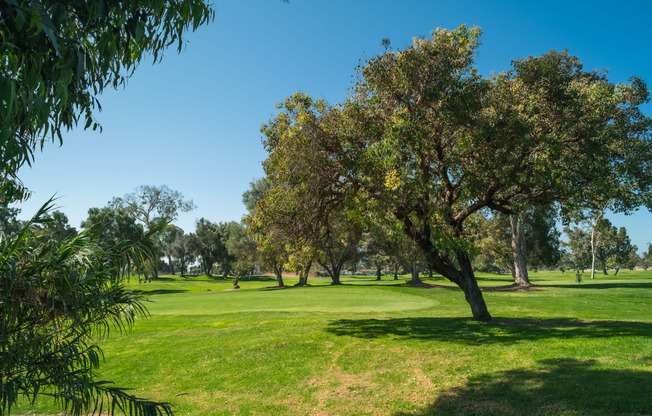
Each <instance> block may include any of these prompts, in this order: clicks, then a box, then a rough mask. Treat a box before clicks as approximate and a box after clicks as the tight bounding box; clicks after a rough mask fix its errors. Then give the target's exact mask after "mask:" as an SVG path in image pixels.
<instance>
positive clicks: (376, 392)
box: [12, 271, 652, 416]
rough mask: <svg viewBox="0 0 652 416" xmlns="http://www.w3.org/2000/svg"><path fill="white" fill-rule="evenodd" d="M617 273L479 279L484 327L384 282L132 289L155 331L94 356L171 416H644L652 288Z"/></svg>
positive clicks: (445, 293) (168, 282) (203, 283)
mask: <svg viewBox="0 0 652 416" xmlns="http://www.w3.org/2000/svg"><path fill="white" fill-rule="evenodd" d="M611 273H612V274H611V275H609V276H604V275H602V274H599V275H598V277H597V279H595V280H590V279H589V274H588V273H585V274H584V281H583V282H582V285H581V286H578V285H577V282H576V281H575V278H574V274H573V273H570V272H567V273H566V274H562V273H560V272H538V273H531V279H532V281H533V283H535V284H536V287H535V288H534V289H533V290H529V291H504V290H497V289H496V288H498V287H500V286H507V285H509V284H510V283H511V282H510V277H509V276H505V275H489V274H486V275H480V279H479V280H480V284H481V286H483V287H485V288H486V289H485V291H484V296H485V299H486V301H487V303H488V306H489V310H490V312H491V313H492V315H493V316H494V317H495V318H496V319H495V320H494V321H493V322H489V323H481V322H476V321H473V320H472V319H470V309H469V307H468V305H467V304H466V302H465V301H464V296H463V294H462V292H461V291H459V290H454V289H446V288H429V289H423V288H410V287H400V286H396V285H395V284H396V283H397V282H396V281H394V280H392V278H391V277H390V276H384V277H383V280H382V281H381V282H375V281H374V278H373V277H351V278H345V279H344V280H343V282H344V283H345V284H344V285H342V286H337V287H332V286H328V285H327V284H328V282H329V280H328V279H324V278H319V279H317V278H315V279H311V280H310V281H309V282H310V283H311V284H312V286H311V287H305V288H295V287H289V288H286V289H272V288H270V287H271V286H273V285H274V283H275V282H274V281H273V279H271V278H265V277H261V278H257V279H253V280H246V279H245V280H243V281H242V282H241V287H242V288H243V289H242V290H239V291H225V289H228V288H230V286H231V282H230V281H229V280H221V279H216V280H211V279H208V278H206V277H198V278H180V277H178V276H177V277H164V278H162V279H161V280H159V281H156V282H153V283H151V284H150V283H148V284H139V283H138V281H137V279H133V278H132V280H131V282H130V284H129V286H130V287H131V288H133V289H135V290H143V291H144V292H146V293H147V295H148V298H149V299H150V300H151V303H148V308H149V311H150V312H151V317H150V318H149V319H141V320H138V321H137V323H136V326H135V328H134V330H133V331H131V332H128V333H123V334H120V333H118V332H114V333H113V334H111V336H110V338H109V339H107V340H103V341H102V342H101V345H102V347H103V349H104V353H105V359H106V361H105V362H104V364H103V365H102V367H101V369H100V371H99V378H101V379H107V380H113V381H115V382H116V384H117V385H119V386H128V387H132V388H134V394H136V395H138V396H140V397H146V398H151V399H154V400H159V401H167V402H170V403H172V404H173V405H174V408H175V412H176V414H177V415H396V416H398V415H652V272H644V271H621V272H620V273H619V274H618V276H616V277H614V276H613V272H611ZM426 281H427V282H429V283H434V284H446V285H448V284H447V283H446V281H444V280H442V279H435V280H428V279H426ZM295 282H296V280H293V279H291V278H288V279H286V283H287V284H289V285H292V284H294V283H295ZM399 283H400V281H399ZM54 413H57V408H56V407H52V406H51V405H48V404H47V403H41V404H38V405H37V406H29V405H25V404H23V405H21V406H19V407H18V408H16V409H14V410H13V411H12V414H54Z"/></svg>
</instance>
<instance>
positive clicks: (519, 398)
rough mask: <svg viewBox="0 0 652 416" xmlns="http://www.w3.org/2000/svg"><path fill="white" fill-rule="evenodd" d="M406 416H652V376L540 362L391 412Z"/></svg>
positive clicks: (580, 363)
mask: <svg viewBox="0 0 652 416" xmlns="http://www.w3.org/2000/svg"><path fill="white" fill-rule="evenodd" d="M408 415H411V416H426V415H447V416H448V415H501V416H503V415H591V416H607V415H652V373H651V372H648V371H632V370H606V369H600V368H597V367H596V365H595V362H594V361H592V360H587V361H579V360H574V359H569V358H563V359H556V360H555V359H552V360H542V361H539V366H537V367H535V368H519V369H514V370H509V371H504V372H497V373H486V374H480V375H478V376H474V377H471V378H470V379H469V380H468V381H467V383H466V385H464V386H461V387H457V388H453V389H451V390H449V391H447V392H444V393H443V394H442V395H441V396H440V397H438V398H437V399H436V400H435V401H434V402H433V403H432V404H431V405H430V406H428V407H427V408H425V409H422V410H419V411H416V412H410V413H396V414H395V416H408Z"/></svg>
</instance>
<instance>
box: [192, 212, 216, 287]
mask: <svg viewBox="0 0 652 416" xmlns="http://www.w3.org/2000/svg"><path fill="white" fill-rule="evenodd" d="M188 246H189V247H190V250H191V251H192V253H193V255H194V256H195V257H197V258H198V260H199V265H200V267H201V271H202V273H204V274H205V275H206V276H209V277H211V276H213V267H214V266H215V262H216V261H217V258H218V257H219V255H220V252H222V251H223V250H224V247H223V242H222V238H221V236H220V234H219V231H218V228H217V224H215V223H213V222H211V221H209V220H207V219H206V218H200V219H199V220H197V223H196V226H195V232H194V233H193V234H190V236H189V237H188Z"/></svg>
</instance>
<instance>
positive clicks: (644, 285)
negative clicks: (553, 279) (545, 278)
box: [535, 279, 652, 289]
mask: <svg viewBox="0 0 652 416" xmlns="http://www.w3.org/2000/svg"><path fill="white" fill-rule="evenodd" d="M535 285H537V286H539V287H561V288H573V289H578V288H579V289H616V288H622V289H652V281H650V282H649V283H648V282H617V283H600V282H599V281H597V282H595V283H593V282H589V283H587V280H586V279H584V280H583V281H582V284H581V285H577V283H574V284H573V283H572V282H570V281H569V284H568V285H547V284H545V283H541V284H539V283H536V282H535Z"/></svg>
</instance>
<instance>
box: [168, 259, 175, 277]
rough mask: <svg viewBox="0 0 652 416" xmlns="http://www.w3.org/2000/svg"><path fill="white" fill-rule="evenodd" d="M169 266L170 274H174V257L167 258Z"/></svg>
mask: <svg viewBox="0 0 652 416" xmlns="http://www.w3.org/2000/svg"><path fill="white" fill-rule="evenodd" d="M167 258H168V266H170V273H172V274H174V263H173V262H172V257H170V256H167Z"/></svg>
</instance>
